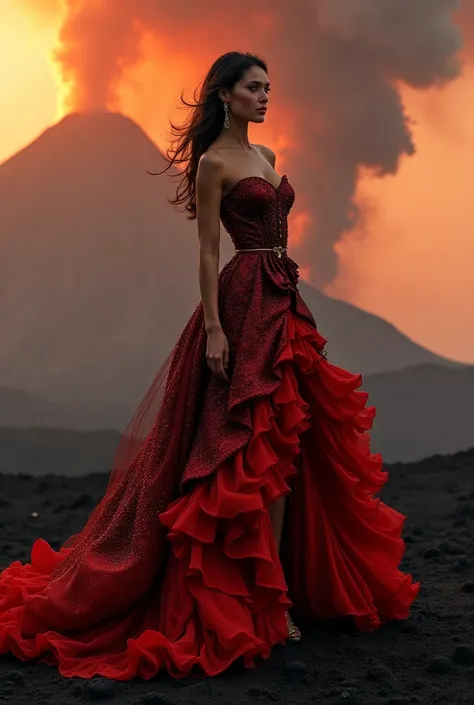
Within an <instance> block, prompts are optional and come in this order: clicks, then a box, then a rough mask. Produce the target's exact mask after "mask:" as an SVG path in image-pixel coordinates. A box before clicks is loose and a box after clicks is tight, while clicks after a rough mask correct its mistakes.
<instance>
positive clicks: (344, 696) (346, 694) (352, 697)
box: [336, 690, 358, 705]
mask: <svg viewBox="0 0 474 705" xmlns="http://www.w3.org/2000/svg"><path fill="white" fill-rule="evenodd" d="M357 702H358V699H357V694H356V693H355V692H353V691H352V690H344V691H343V692H342V693H341V694H340V696H339V700H336V703H338V705H346V704H347V705H352V704H353V703H354V705H355V704H356V703H357Z"/></svg>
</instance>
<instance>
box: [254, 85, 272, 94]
mask: <svg viewBox="0 0 474 705" xmlns="http://www.w3.org/2000/svg"><path fill="white" fill-rule="evenodd" d="M249 88H250V90H251V91H252V92H253V91H256V90H258V86H249ZM264 90H265V93H270V91H271V88H265V89H264Z"/></svg>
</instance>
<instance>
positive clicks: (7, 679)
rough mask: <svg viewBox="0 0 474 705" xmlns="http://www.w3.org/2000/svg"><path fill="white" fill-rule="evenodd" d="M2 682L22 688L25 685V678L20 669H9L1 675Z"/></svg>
mask: <svg viewBox="0 0 474 705" xmlns="http://www.w3.org/2000/svg"><path fill="white" fill-rule="evenodd" d="M3 682H4V683H8V684H13V685H19V686H21V687H22V688H24V687H25V685H26V678H25V676H24V674H23V673H22V672H21V671H9V672H8V673H7V674H6V675H5V676H4V677H3Z"/></svg>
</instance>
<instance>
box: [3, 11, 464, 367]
mask: <svg viewBox="0 0 474 705" xmlns="http://www.w3.org/2000/svg"><path fill="white" fill-rule="evenodd" d="M43 1H44V0H43ZM0 2H1V10H2V13H1V14H2V22H1V24H0V98H1V104H2V130H0V163H1V162H2V161H3V160H5V159H7V158H8V157H9V156H10V155H12V154H13V153H15V152H16V151H17V150H18V149H20V148H22V147H23V146H25V145H26V144H28V143H29V142H30V141H32V140H33V139H35V138H36V137H37V136H38V134H39V133H40V132H41V131H42V130H43V129H44V128H46V127H48V126H49V125H51V124H52V123H53V122H55V121H56V120H57V118H58V117H59V116H60V113H61V109H60V108H58V104H59V100H58V88H57V84H56V82H55V75H54V70H53V67H52V64H51V62H50V59H49V57H50V55H51V51H52V49H53V47H54V44H55V40H56V36H57V28H58V24H57V23H58V22H59V18H58V17H57V15H55V14H54V13H53V14H51V16H46V17H45V19H44V20H43V21H41V20H40V19H38V17H36V16H32V15H31V13H28V12H27V11H26V10H25V9H24V8H23V7H22V2H21V0H0ZM48 3H49V4H50V5H51V7H52V8H54V6H55V5H56V0H48V2H45V3H44V4H45V7H46V5H47V4H48ZM147 54H148V61H147V62H146V63H144V64H142V65H141V66H140V67H139V68H138V69H136V70H135V71H134V72H133V73H132V74H130V76H129V80H128V82H127V85H126V86H125V87H124V89H123V90H122V91H121V96H122V108H123V109H124V112H126V113H127V114H128V115H130V116H131V117H132V118H134V119H135V120H136V121H137V122H138V123H139V124H141V125H142V127H144V129H145V130H146V131H147V133H148V134H149V135H150V136H152V137H153V138H154V139H155V141H156V142H157V144H158V145H159V146H160V147H161V148H162V149H164V148H165V147H166V146H167V144H166V131H167V130H168V120H169V118H171V119H173V120H174V121H177V120H178V121H179V120H180V119H181V118H182V115H183V114H182V113H180V112H176V105H177V102H178V98H179V93H180V90H181V87H183V88H184V89H185V91H186V95H188V96H189V95H190V92H191V90H192V89H193V88H194V85H195V84H196V83H197V82H198V81H199V80H200V77H201V73H202V71H204V69H205V66H204V65H203V66H196V62H194V63H192V64H190V61H189V57H187V56H185V55H183V56H182V57H179V55H176V54H175V55H174V56H173V66H172V71H169V70H168V71H166V72H163V71H161V70H159V68H160V66H161V67H162V66H163V62H164V61H165V60H166V59H165V56H160V48H159V46H157V45H156V43H155V44H154V45H153V50H151V48H150V51H149V52H148V53H147ZM205 63H206V64H207V63H208V62H207V60H206V62H205ZM150 76H152V77H153V81H154V87H155V90H154V91H153V95H151V94H150V93H149V92H146V91H143V90H139V88H140V84H141V85H143V84H145V83H147V84H148V85H149V81H148V78H149V77H150ZM274 82H275V81H274ZM157 97H159V102H158V99H157ZM404 100H405V103H406V106H407V110H408V113H409V114H410V115H411V116H413V117H414V119H415V122H416V126H415V130H414V132H415V138H416V144H417V155H416V156H415V157H413V158H407V159H405V161H404V163H403V164H402V167H401V169H400V171H399V173H398V174H397V175H396V176H394V177H387V178H384V179H382V180H379V179H374V178H371V177H370V176H369V175H365V176H363V178H362V179H361V181H360V184H359V190H358V200H359V202H360V203H361V204H363V205H364V206H366V208H367V212H368V213H369V216H368V217H367V218H366V221H365V223H364V228H363V231H362V230H361V231H359V232H357V233H355V234H351V235H349V236H347V237H346V238H344V239H343V241H342V242H341V243H340V244H339V245H338V253H339V255H340V262H341V265H340V274H339V276H338V278H337V279H336V281H335V282H333V284H332V285H331V286H330V287H329V288H328V289H327V293H329V294H331V295H333V296H336V297H338V298H342V299H345V300H347V301H350V302H351V303H353V304H355V305H357V306H360V307H361V308H364V309H366V310H368V311H371V312H373V313H376V314H378V315H381V316H383V317H384V318H385V319H387V320H388V321H390V322H392V323H393V324H395V325H396V326H397V327H398V328H399V329H400V330H401V331H402V332H404V333H406V334H407V335H409V336H410V337H411V338H412V339H413V340H415V341H417V342H419V343H421V344H423V345H425V346H426V347H428V348H430V349H432V350H434V351H436V352H438V353H440V354H443V355H446V356H449V357H452V358H456V359H459V360H464V361H466V362H472V363H474V326H473V325H472V324H471V321H472V314H471V311H470V308H471V302H472V301H474V276H472V273H471V270H472V268H473V263H474V237H473V224H474V190H473V186H472V176H471V162H472V154H474V119H473V118H474V65H473V66H472V67H470V66H467V67H466V70H465V72H464V75H463V77H462V78H461V79H459V80H458V81H457V82H455V83H453V84H451V85H450V86H449V87H447V88H445V89H444V90H443V91H434V90H433V91H430V92H426V93H416V92H414V91H411V90H404ZM272 119H275V120H276V118H273V116H272V114H271V111H270V113H269V116H268V118H267V120H268V122H269V123H271V121H272ZM268 128H270V125H268ZM270 129H271V128H270ZM267 134H271V132H270V131H269V132H267ZM259 141H262V140H261V139H260V137H259ZM277 146H278V145H275V144H273V147H277ZM277 151H278V150H277ZM288 176H289V178H290V180H291V174H289V175H288ZM310 195H311V194H310V193H308V194H306V196H307V197H310ZM294 227H295V234H298V235H299V234H300V233H299V231H300V230H301V229H303V230H304V228H305V227H306V226H305V219H304V213H299V214H297V217H296V218H295V219H294ZM296 230H297V231H298V233H296ZM290 237H291V236H290ZM301 269H302V273H304V271H303V267H302V268H301ZM315 283H316V282H315Z"/></svg>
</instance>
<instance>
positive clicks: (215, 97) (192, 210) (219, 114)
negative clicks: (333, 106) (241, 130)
mask: <svg viewBox="0 0 474 705" xmlns="http://www.w3.org/2000/svg"><path fill="white" fill-rule="evenodd" d="M251 66H259V67H260V68H262V69H263V70H264V71H265V72H266V71H267V65H266V63H265V62H264V61H263V60H262V59H260V58H259V57H258V56H255V54H249V53H242V52H240V51H229V52H227V54H223V55H222V56H220V57H219V58H218V59H216V61H215V62H214V63H213V64H212V66H211V68H210V69H209V71H208V73H207V76H206V77H205V78H204V80H203V81H202V82H201V84H200V85H199V86H198V87H197V88H196V89H195V91H194V102H193V103H188V102H187V101H186V100H185V99H184V97H183V93H181V102H182V103H183V104H184V105H185V106H186V107H188V108H192V110H191V112H190V113H189V116H188V118H187V119H186V121H185V122H184V123H183V124H182V125H174V124H173V123H172V122H171V121H170V125H171V133H172V135H173V140H172V147H171V148H169V149H167V150H166V159H167V160H168V161H169V163H168V166H167V167H166V169H164V170H163V171H160V172H157V173H154V174H153V176H158V175H159V174H163V173H164V172H165V171H168V169H170V168H171V167H172V166H173V165H175V164H183V163H184V164H186V167H185V169H184V171H183V172H181V173H180V174H177V175H176V174H174V175H173V176H180V177H181V181H180V182H179V184H178V186H177V189H176V198H174V199H173V200H170V201H169V203H171V204H172V205H174V206H177V205H181V204H184V205H185V208H184V210H185V211H187V212H188V220H194V219H195V218H196V192H195V182H196V172H197V167H198V163H199V159H200V157H201V155H202V154H204V152H205V151H206V150H207V149H209V147H210V146H211V144H212V143H213V142H214V140H216V139H217V137H218V136H219V134H220V132H221V130H222V127H223V124H224V106H223V103H222V100H221V99H220V98H219V91H220V90H221V89H222V88H226V89H228V90H231V89H232V88H233V87H234V86H235V84H236V83H237V81H240V80H241V79H242V78H243V76H244V74H245V72H246V71H247V69H249V68H250V67H251ZM149 173H151V172H149Z"/></svg>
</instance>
